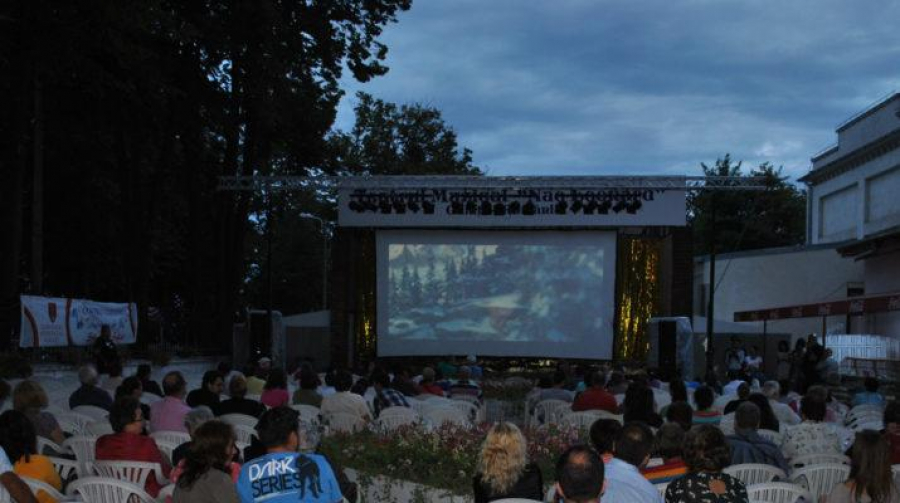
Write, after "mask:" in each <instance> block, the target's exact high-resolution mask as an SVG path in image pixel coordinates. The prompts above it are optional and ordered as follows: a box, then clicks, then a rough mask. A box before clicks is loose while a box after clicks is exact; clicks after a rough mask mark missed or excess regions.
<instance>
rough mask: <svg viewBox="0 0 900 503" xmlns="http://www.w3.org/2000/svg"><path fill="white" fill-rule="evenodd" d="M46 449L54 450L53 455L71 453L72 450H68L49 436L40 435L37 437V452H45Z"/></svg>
mask: <svg viewBox="0 0 900 503" xmlns="http://www.w3.org/2000/svg"><path fill="white" fill-rule="evenodd" d="M46 449H49V450H50V451H51V452H52V454H50V455H51V456H53V455H59V454H71V452H70V451H68V450H67V449H66V448H65V447H63V446H61V445H59V444H57V443H56V442H54V441H53V440H50V439H49V438H47V437H42V436H40V435H39V436H38V437H37V453H38V454H44V451H45V450H46Z"/></svg>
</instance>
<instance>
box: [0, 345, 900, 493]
mask: <svg viewBox="0 0 900 503" xmlns="http://www.w3.org/2000/svg"><path fill="white" fill-rule="evenodd" d="M468 363H470V364H471V365H459V366H457V365H452V366H451V365H447V364H439V365H436V366H428V367H424V368H423V369H422V371H421V374H420V375H416V376H412V375H411V374H410V372H409V371H408V369H405V368H395V369H392V370H393V371H392V372H388V371H386V370H385V369H382V368H378V367H372V368H371V369H370V371H369V372H368V373H367V375H366V376H354V375H353V374H352V373H351V372H349V371H348V370H342V369H339V370H335V371H333V372H328V373H326V374H325V376H324V379H320V377H319V374H317V373H316V372H315V371H314V370H313V369H312V367H311V366H309V365H303V366H301V367H300V368H299V369H298V370H297V371H296V372H294V373H292V374H291V378H290V379H293V380H295V381H296V383H297V387H296V388H297V390H296V392H294V393H293V394H291V393H290V392H289V389H290V386H289V377H288V373H286V372H285V371H284V370H282V369H278V368H271V362H270V361H269V360H268V359H261V360H260V361H258V362H256V363H255V364H254V365H253V366H252V367H250V368H247V369H245V372H243V373H242V372H234V371H232V370H231V369H230V368H229V367H228V366H227V365H221V366H219V368H217V369H216V370H210V371H208V372H206V373H205V374H204V375H203V378H202V382H201V383H200V385H199V387H198V388H196V389H193V390H191V391H190V392H188V383H187V382H186V380H185V378H184V376H183V375H182V374H181V373H179V372H169V373H167V374H166V375H165V376H164V377H163V379H162V380H161V386H160V385H159V384H157V383H156V382H154V381H153V380H152V379H151V378H150V375H151V372H150V370H151V369H150V368H149V366H141V367H139V368H138V372H137V374H136V375H134V376H128V377H123V376H122V372H121V369H118V372H116V369H113V373H115V374H117V375H112V376H111V379H112V380H114V382H116V383H117V386H116V388H114V389H112V390H109V389H107V388H108V386H103V385H100V384H99V377H98V375H97V372H96V370H95V369H94V368H93V367H91V366H86V367H83V368H82V369H80V370H79V372H78V377H79V381H80V387H79V388H78V389H77V390H75V391H74V392H73V393H72V395H71V396H70V398H69V406H70V408H72V409H75V408H77V407H79V406H84V405H89V406H92V407H99V408H100V409H103V410H105V411H107V412H108V414H109V415H108V422H109V426H110V427H111V429H112V433H108V434H105V435H100V436H99V437H98V438H97V440H96V445H95V456H96V461H98V462H102V461H138V462H147V463H155V464H158V465H159V471H158V472H157V473H150V475H149V476H148V477H147V478H146V482H145V483H144V487H143V489H144V490H145V491H146V492H147V494H149V495H150V496H151V497H153V498H156V497H157V496H159V494H160V491H161V489H162V487H163V485H165V484H166V483H167V481H171V482H172V483H173V484H174V490H173V493H172V501H174V502H175V503H181V502H185V503H193V502H218V503H230V502H241V503H250V502H261V501H271V502H275V503H277V502H281V501H309V502H320V501H321V502H332V503H336V502H339V501H342V500H343V499H344V498H346V499H347V500H348V501H351V502H353V501H356V497H357V495H356V494H355V491H356V487H355V486H354V484H351V483H350V482H349V481H348V480H347V477H346V476H345V474H344V471H343V470H342V469H341V467H339V466H337V465H335V463H334V462H333V460H330V459H328V458H326V457H325V456H323V455H321V454H318V453H316V448H317V446H318V439H319V434H320V432H319V431H318V429H317V428H316V427H315V426H313V425H312V424H311V423H308V422H307V421H304V420H302V419H301V417H302V413H298V412H297V410H295V408H293V407H292V406H294V407H296V408H297V409H298V410H301V411H303V410H305V409H304V408H303V407H304V406H311V407H316V408H317V409H318V412H319V413H321V414H322V416H323V417H328V416H330V415H336V414H344V415H350V416H352V417H355V418H357V419H358V420H359V421H360V422H361V423H363V424H365V423H369V422H371V421H375V420H377V419H378V418H379V416H380V415H381V412H382V411H383V410H385V409H387V408H389V407H411V406H412V403H413V400H416V399H424V398H426V397H430V396H439V397H445V398H457V399H462V400H466V401H469V402H470V403H473V404H476V405H480V404H481V403H482V402H483V400H484V396H483V391H482V386H481V385H480V383H479V380H478V379H477V378H475V377H473V376H475V375H482V372H483V370H482V369H481V368H479V367H477V366H476V365H474V363H475V362H471V361H470V362H468ZM575 374H576V372H574V371H572V370H571V369H570V368H568V367H562V366H560V368H558V369H557V370H556V371H555V372H553V373H552V374H548V375H545V376H542V377H540V378H539V379H537V381H536V386H535V388H534V389H533V390H531V392H530V393H528V395H527V398H526V399H525V401H526V405H525V406H526V410H527V411H528V412H529V414H531V413H533V412H535V411H536V410H538V409H539V408H540V406H541V405H540V404H541V403H542V402H545V401H547V400H554V401H562V402H564V405H565V407H566V408H567V409H566V410H568V411H571V412H572V413H578V412H584V411H591V410H594V411H602V412H600V413H598V414H597V417H598V418H597V419H596V420H595V421H593V424H591V425H590V427H589V439H590V440H589V444H587V445H574V446H572V447H570V448H568V449H567V450H566V451H565V452H561V453H559V459H558V463H557V465H556V471H555V473H554V474H553V475H554V476H555V482H553V483H552V484H550V487H551V488H552V489H551V492H553V493H554V494H555V498H556V501H565V502H596V501H602V502H604V503H605V502H652V503H660V502H662V501H665V502H707V501H716V502H747V501H749V498H748V487H747V486H746V485H745V484H744V483H743V482H742V481H741V480H740V479H739V478H738V477H737V476H732V475H730V474H729V473H728V470H727V468H728V467H729V466H732V465H741V464H749V463H754V464H763V465H770V466H772V467H775V468H778V469H779V470H780V471H781V472H782V473H784V474H785V477H786V479H785V481H789V477H790V476H791V474H792V470H793V469H794V468H793V466H792V464H791V463H792V461H795V460H797V459H799V458H801V457H802V456H806V455H811V454H835V455H841V454H846V455H848V456H849V459H850V461H849V463H850V469H849V476H848V478H847V480H845V481H841V482H839V483H837V484H836V485H835V486H834V487H833V488H832V489H831V490H830V491H826V492H825V493H824V495H823V496H822V498H823V501H826V502H828V503H838V502H851V501H854V502H855V501H859V502H866V501H872V502H892V503H900V486H898V484H897V482H895V480H894V477H893V474H892V471H891V465H892V464H900V403H898V402H888V401H886V400H885V399H884V397H883V396H882V395H881V394H879V393H878V388H879V383H878V382H877V380H874V379H867V380H866V382H865V389H864V391H861V392H860V393H858V394H857V395H856V396H855V397H852V402H851V404H845V403H843V402H842V401H840V400H838V399H836V398H835V394H834V393H833V391H832V390H831V389H830V388H829V386H826V385H820V384H813V385H810V386H808V388H807V389H805V390H804V391H805V393H804V394H802V395H800V394H798V393H793V392H791V391H789V390H786V389H785V388H789V386H790V384H789V383H779V382H775V381H768V382H764V383H763V384H762V385H761V386H760V385H759V383H758V382H755V383H754V382H750V381H749V380H748V381H741V382H735V381H733V382H732V383H728V384H727V385H725V386H720V385H718V384H717V383H715V382H710V383H706V384H701V383H685V382H684V381H681V380H678V379H676V380H672V381H670V382H668V383H663V382H660V381H659V380H658V379H655V378H654V377H652V376H650V375H648V374H646V373H644V372H642V371H639V372H635V373H633V374H629V373H628V372H626V371H625V369H610V368H607V367H599V368H590V369H586V370H584V371H583V372H582V373H581V375H582V377H580V378H579V377H575ZM448 375H449V376H453V378H447V377H445V376H448ZM247 376H249V377H247ZM754 376H761V374H760V372H759V371H758V370H757V371H755V373H754ZM110 391H111V392H110ZM729 391H731V393H729ZM155 392H158V393H159V395H157V396H156V398H154V399H152V400H144V401H146V402H148V403H150V405H149V406H148V405H146V404H144V403H142V399H143V397H144V395H148V394H154V395H155V394H156V393H155ZM10 394H11V395H12V410H8V411H6V412H4V413H3V414H0V447H2V449H0V484H2V487H4V488H5V489H6V490H7V491H8V492H9V493H10V495H11V496H12V497H13V499H14V500H15V501H19V502H31V501H40V502H41V503H52V502H53V501H54V500H53V498H52V497H50V496H49V495H48V494H47V493H45V492H38V493H37V495H38V496H37V497H36V498H35V496H33V495H32V493H31V491H30V490H29V488H28V487H27V486H26V485H25V484H24V483H23V481H22V479H21V477H29V478H33V479H36V480H39V481H42V482H44V483H46V484H49V485H50V486H51V487H53V488H55V489H57V490H61V489H63V487H64V485H65V484H66V483H67V482H68V481H67V480H61V478H60V476H59V474H58V473H57V471H56V470H55V469H54V467H53V464H52V462H51V460H50V459H49V458H47V457H45V454H47V453H46V452H40V451H39V450H38V447H37V446H38V443H37V442H38V438H41V437H43V438H46V439H48V440H50V441H52V442H54V443H56V444H60V445H61V444H63V443H64V442H65V439H66V434H65V433H64V432H63V431H62V429H61V427H60V424H59V422H57V420H56V418H55V417H54V415H53V414H52V413H51V412H49V411H48V410H47V408H48V399H47V395H46V393H45V392H44V390H43V389H42V388H41V386H40V384H38V383H37V382H36V381H33V380H24V381H21V382H19V383H18V384H16V386H15V387H14V388H13V389H12V390H10V387H9V385H7V384H6V383H5V382H2V381H0V403H2V401H3V400H5V399H6V398H7V396H9V395H10ZM848 397H849V395H848ZM660 399H662V401H663V402H664V403H665V405H664V406H663V407H660V408H658V407H657V402H658V400H660ZM848 405H854V406H865V407H874V408H875V409H874V410H878V411H882V412H879V414H881V416H880V419H881V420H882V421H883V427H884V428H883V430H881V431H878V430H872V429H859V430H858V431H856V432H855V437H853V438H848V437H847V436H846V431H849V430H846V429H844V428H843V425H844V419H845V417H846V416H847V414H848V411H849V410H850V407H849V406H848ZM882 407H883V409H882ZM233 415H241V416H250V417H252V418H254V419H255V426H254V427H253V435H254V436H253V438H252V440H251V443H250V444H249V446H248V447H246V449H244V450H243V451H240V450H239V449H238V447H237V444H236V440H237V439H238V433H239V432H240V431H239V430H238V431H236V430H235V426H233V423H232V422H231V421H230V420H229V417H231V416H233ZM226 416H227V417H226ZM107 431H108V430H107ZM157 432H180V433H184V434H186V435H185V437H184V438H185V439H187V438H189V440H187V441H185V442H184V443H183V444H181V445H179V446H178V447H177V448H175V449H173V450H171V454H170V455H169V454H164V453H163V451H161V450H160V448H159V446H158V445H157V443H156V441H155V440H154V437H152V436H150V434H151V433H157ZM527 452H528V450H527V440H526V437H525V435H523V432H522V430H521V429H520V427H519V426H517V425H516V424H514V423H513V422H509V421H501V422H498V423H495V424H493V426H492V427H491V428H490V430H489V431H488V432H487V435H486V437H485V439H484V442H483V445H482V449H481V452H480V454H479V457H478V460H477V463H476V465H475V466H473V467H472V470H473V472H472V473H473V474H474V478H473V480H472V490H473V493H472V494H473V495H474V500H475V501H476V502H488V501H494V500H498V499H503V498H527V499H532V500H537V501H542V500H544V498H545V495H546V493H547V486H545V483H550V482H552V481H546V480H544V478H543V476H542V473H541V471H540V469H539V468H538V467H537V465H535V464H534V463H533V462H531V461H530V460H529V459H528V456H527ZM54 455H55V454H54ZM157 475H159V476H160V477H162V479H160V478H158V477H157Z"/></svg>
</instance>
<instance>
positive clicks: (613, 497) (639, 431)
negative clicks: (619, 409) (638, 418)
mask: <svg viewBox="0 0 900 503" xmlns="http://www.w3.org/2000/svg"><path fill="white" fill-rule="evenodd" d="M652 450H653V432H652V431H650V427H649V426H647V425H646V424H643V423H639V422H634V423H626V424H625V426H623V427H622V430H621V431H620V432H619V435H618V436H617V437H616V440H615V443H614V445H613V452H614V454H615V457H614V458H613V459H611V460H610V461H609V463H606V481H607V486H606V492H604V493H603V502H604V503H619V502H622V503H637V502H646V503H654V502H661V501H662V497H661V496H660V494H659V491H658V490H657V489H656V488H655V487H653V484H651V483H650V481H648V480H647V479H646V478H644V476H643V475H641V469H643V468H644V467H645V466H646V465H647V461H649V460H650V452H651V451H652Z"/></svg>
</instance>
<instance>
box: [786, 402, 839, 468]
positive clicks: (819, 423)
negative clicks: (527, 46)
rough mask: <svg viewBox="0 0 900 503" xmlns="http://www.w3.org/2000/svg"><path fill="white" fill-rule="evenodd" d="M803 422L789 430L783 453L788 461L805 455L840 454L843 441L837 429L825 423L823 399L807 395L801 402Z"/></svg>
mask: <svg viewBox="0 0 900 503" xmlns="http://www.w3.org/2000/svg"><path fill="white" fill-rule="evenodd" d="M800 416H801V417H802V418H803V422H801V423H800V424H798V425H796V426H792V427H790V428H787V429H786V430H785V431H784V437H783V441H782V444H781V452H783V453H784V456H785V457H786V458H788V459H792V458H795V457H797V456H801V455H805V454H825V453H827V454H839V453H840V452H841V450H842V449H841V439H840V437H839V436H838V434H837V432H836V431H835V429H834V428H833V427H832V426H831V425H829V424H826V423H824V422H823V421H824V420H825V402H824V401H823V400H822V399H821V397H818V396H814V395H812V394H807V395H806V396H804V397H803V399H802V401H801V402H800Z"/></svg>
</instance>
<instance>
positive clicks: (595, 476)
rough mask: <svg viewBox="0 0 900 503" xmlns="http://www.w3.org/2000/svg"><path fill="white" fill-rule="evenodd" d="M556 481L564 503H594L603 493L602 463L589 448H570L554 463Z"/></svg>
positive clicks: (559, 494) (580, 446) (557, 491)
mask: <svg viewBox="0 0 900 503" xmlns="http://www.w3.org/2000/svg"><path fill="white" fill-rule="evenodd" d="M556 480H557V482H556V494H557V495H558V496H559V497H561V498H562V500H563V501H564V502H565V503H588V502H591V503H594V502H596V501H598V500H599V499H600V493H601V492H603V461H602V460H601V459H600V456H598V455H597V453H596V452H594V450H593V449H591V448H590V447H587V446H584V445H576V446H573V447H570V448H569V449H568V450H566V452H564V453H563V454H562V456H560V457H559V461H557V462H556Z"/></svg>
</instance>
